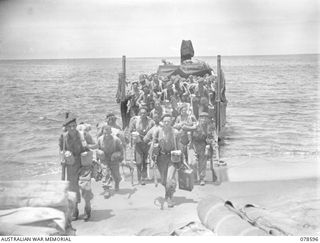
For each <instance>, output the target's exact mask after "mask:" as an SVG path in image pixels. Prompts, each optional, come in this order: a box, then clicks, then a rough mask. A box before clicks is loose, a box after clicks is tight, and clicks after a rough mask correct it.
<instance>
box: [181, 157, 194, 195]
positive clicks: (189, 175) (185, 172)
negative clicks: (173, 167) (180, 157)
mask: <svg viewBox="0 0 320 243" xmlns="http://www.w3.org/2000/svg"><path fill="white" fill-rule="evenodd" d="M193 173H194V172H193V170H192V169H191V168H190V166H189V165H187V164H186V163H183V166H182V167H181V168H180V169H179V170H178V182H179V189H181V190H185V191H190V192H191V191H192V190H193V185H194V174H193Z"/></svg>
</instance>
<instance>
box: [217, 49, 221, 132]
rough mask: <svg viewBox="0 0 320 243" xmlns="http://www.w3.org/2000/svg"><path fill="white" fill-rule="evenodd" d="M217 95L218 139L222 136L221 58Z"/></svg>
mask: <svg viewBox="0 0 320 243" xmlns="http://www.w3.org/2000/svg"><path fill="white" fill-rule="evenodd" d="M217 77H218V80H217V95H216V104H217V105H216V107H217V113H216V114H217V116H216V130H217V134H218V137H219V136H220V131H221V122H220V118H221V117H220V110H221V109H220V108H221V107H220V106H221V95H220V92H221V56H220V55H218V56H217Z"/></svg>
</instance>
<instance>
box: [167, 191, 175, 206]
mask: <svg viewBox="0 0 320 243" xmlns="http://www.w3.org/2000/svg"><path fill="white" fill-rule="evenodd" d="M167 203H168V208H173V207H174V201H173V194H170V195H169V197H168V199H167Z"/></svg>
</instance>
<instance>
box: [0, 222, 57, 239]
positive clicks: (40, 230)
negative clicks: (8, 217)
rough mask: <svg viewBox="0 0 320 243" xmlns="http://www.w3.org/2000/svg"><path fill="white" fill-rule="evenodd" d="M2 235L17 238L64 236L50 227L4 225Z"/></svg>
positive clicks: (0, 230)
mask: <svg viewBox="0 0 320 243" xmlns="http://www.w3.org/2000/svg"><path fill="white" fill-rule="evenodd" d="M0 235H15V236H29V235H30V236H33V235H39V236H51V235H63V234H61V233H60V232H59V231H58V230H57V229H55V228H50V227H39V226H29V225H27V226H26V225H15V224H8V223H2V224H1V227H0Z"/></svg>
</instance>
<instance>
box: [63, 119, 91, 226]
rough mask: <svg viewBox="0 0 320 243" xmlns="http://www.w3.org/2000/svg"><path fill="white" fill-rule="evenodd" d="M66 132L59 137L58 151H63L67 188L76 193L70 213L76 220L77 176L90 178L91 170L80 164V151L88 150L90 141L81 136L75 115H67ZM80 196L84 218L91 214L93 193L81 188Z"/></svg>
mask: <svg viewBox="0 0 320 243" xmlns="http://www.w3.org/2000/svg"><path fill="white" fill-rule="evenodd" d="M63 126H64V128H65V129H66V133H64V134H62V135H61V136H60V139H59V147H60V151H64V155H63V160H62V161H61V164H62V165H63V166H66V169H67V180H68V181H69V183H70V184H69V190H70V191H73V192H75V193H76V196H77V201H76V206H75V209H74V212H73V215H72V220H77V219H78V216H79V209H78V203H80V201H81V197H80V188H79V176H80V175H81V176H82V177H88V178H89V179H90V180H91V171H90V169H88V168H87V167H86V166H82V165H81V153H83V152H85V151H87V150H89V145H88V144H92V141H91V140H89V139H88V138H89V136H82V135H81V134H80V132H79V131H78V130H77V121H76V117H75V116H73V115H70V114H69V115H68V117H67V118H66V120H65V122H64V123H63ZM81 192H82V197H83V198H84V200H85V214H86V216H85V218H84V219H85V220H88V219H89V218H90V216H91V204H90V200H91V199H92V198H93V193H92V191H91V189H90V188H88V190H83V188H81Z"/></svg>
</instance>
